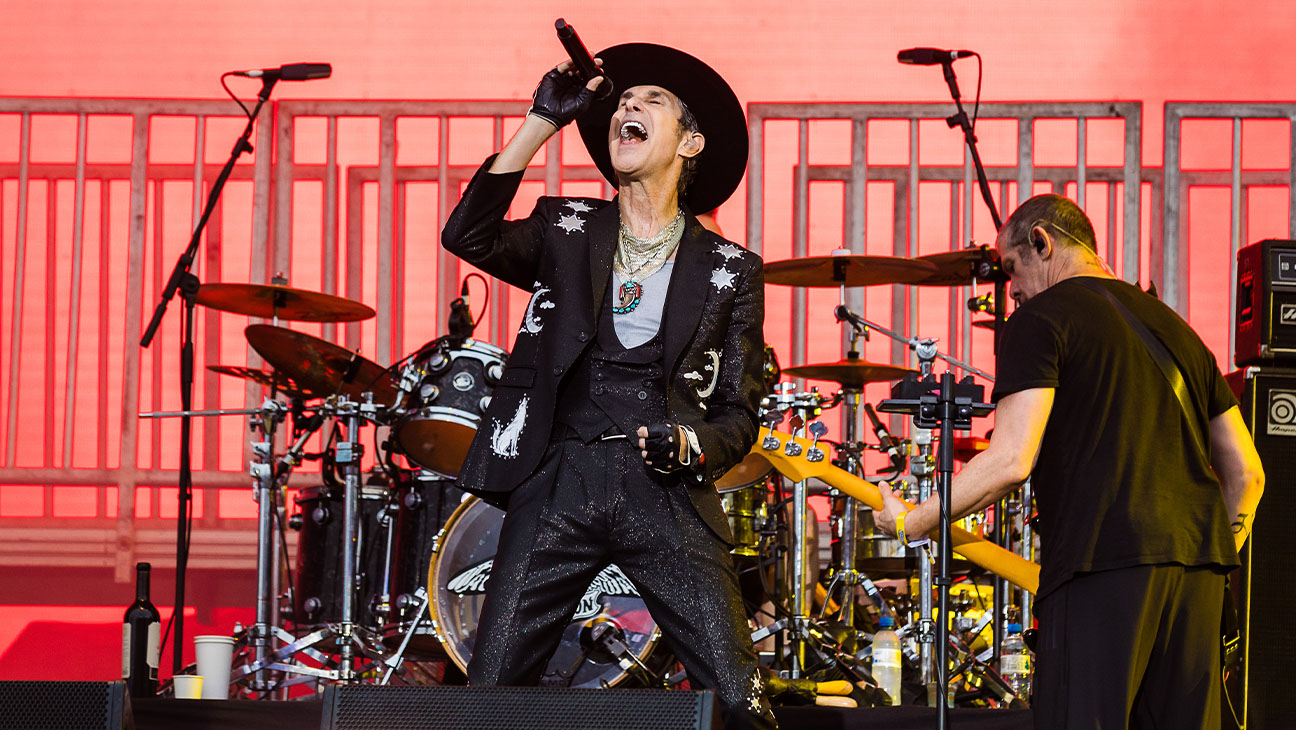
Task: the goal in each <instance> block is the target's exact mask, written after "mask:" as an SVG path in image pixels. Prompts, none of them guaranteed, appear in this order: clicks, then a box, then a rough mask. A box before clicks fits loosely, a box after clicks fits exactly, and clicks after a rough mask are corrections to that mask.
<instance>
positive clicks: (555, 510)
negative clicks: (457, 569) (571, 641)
mask: <svg viewBox="0 0 1296 730" xmlns="http://www.w3.org/2000/svg"><path fill="white" fill-rule="evenodd" d="M686 490H687V488H686V487H685V486H684V485H683V484H682V483H681V482H680V480H679V479H675V478H672V477H669V476H665V475H660V474H657V473H655V472H650V471H649V470H648V469H647V467H645V466H644V463H643V459H642V458H640V456H639V452H638V450H637V449H635V448H633V447H632V446H631V445H630V442H629V441H627V440H626V439H617V440H611V441H596V442H594V443H593V444H588V445H587V444H583V443H581V442H580V441H579V440H576V439H567V440H556V441H554V442H553V443H551V444H550V446H549V449H548V451H547V452H546V454H545V456H544V459H543V460H542V463H541V465H540V468H539V469H538V470H537V471H536V473H535V474H534V475H533V476H532V477H531V478H530V479H528V480H527V481H526V482H524V483H523V484H522V485H521V486H519V487H518V489H517V490H516V491H515V492H514V493H513V495H512V496H511V497H510V500H509V509H508V513H507V515H506V516H505V518H504V525H503V527H502V528H501V534H500V542H499V548H498V550H497V552H496V555H495V562H494V564H493V565H492V567H491V575H490V579H489V581H488V582H487V584H486V599H485V603H484V604H483V606H482V611H481V616H480V618H479V623H478V633H477V643H476V647H475V650H474V653H473V657H472V661H471V662H470V663H469V664H468V682H469V684H471V685H477V686H484V685H534V684H536V683H537V682H538V681H539V679H540V676H541V674H542V673H543V671H544V668H545V665H546V664H547V663H548V661H549V657H550V656H551V655H552V654H553V652H554V650H555V649H556V648H557V646H558V643H559V641H560V640H561V638H562V633H563V628H564V627H565V626H566V625H567V623H568V622H569V621H570V620H571V617H572V614H573V613H574V611H575V610H576V606H577V603H578V602H579V600H580V597H581V596H582V595H583V594H584V592H585V588H586V586H588V585H589V584H590V581H591V580H593V579H594V577H595V576H596V575H597V574H598V573H599V572H600V571H601V570H602V569H603V568H604V567H606V566H607V565H608V564H609V563H616V564H617V565H618V566H620V568H621V570H622V571H624V572H625V574H626V576H627V577H629V578H630V580H631V582H633V583H634V585H635V588H636V589H637V590H638V591H639V594H640V596H641V597H642V598H643V601H644V603H645V604H646V605H647V607H648V611H649V612H650V613H651V614H652V617H653V620H654V621H656V622H657V624H658V625H659V626H660V627H661V629H662V632H663V634H664V635H665V637H666V641H667V644H668V646H669V648H670V650H671V651H672V652H674V655H675V657H676V658H677V659H678V660H679V661H680V663H682V664H683V665H684V668H685V669H686V670H688V675H689V681H690V683H691V684H692V686H693V687H694V688H695V689H710V690H714V691H715V693H716V698H717V699H718V700H719V702H720V705H721V707H722V712H723V715H724V720H725V725H726V727H729V728H748V727H750V728H773V727H774V726H775V723H774V716H773V714H772V713H771V712H770V709H769V703H768V702H767V701H766V700H765V699H764V698H763V697H762V696H761V682H760V677H759V674H758V673H757V662H756V655H755V653H754V652H753V651H752V648H751V641H750V629H749V628H748V625H747V619H746V616H745V615H744V613H743V609H742V601H741V598H740V595H739V590H738V577H737V575H736V573H735V572H734V567H733V561H732V558H731V556H730V555H729V551H728V547H727V546H726V545H725V544H724V542H722V541H721V540H720V539H719V538H718V537H716V535H715V533H714V532H712V531H711V529H710V528H709V527H707V526H706V523H704V522H703V521H702V518H701V517H699V516H698V514H697V510H696V508H694V506H693V504H692V502H691V501H690V500H689V496H688V493H687V491H686Z"/></svg>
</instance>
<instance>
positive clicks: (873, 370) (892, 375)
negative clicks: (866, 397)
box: [783, 357, 918, 388]
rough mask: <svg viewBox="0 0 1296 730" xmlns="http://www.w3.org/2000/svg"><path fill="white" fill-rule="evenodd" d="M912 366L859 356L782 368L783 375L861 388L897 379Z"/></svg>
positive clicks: (912, 371)
mask: <svg viewBox="0 0 1296 730" xmlns="http://www.w3.org/2000/svg"><path fill="white" fill-rule="evenodd" d="M916 372H918V371H917V370H914V369H913V368H905V367H900V366H899V365H881V364H878V363H874V362H869V361H868V360H861V359H860V358H857V357H856V358H849V357H848V358H843V359H841V360H838V361H837V362H826V363H814V364H810V365H798V366H796V367H794V368H784V369H783V374H784V375H791V376H793V377H797V378H810V379H811V380H831V381H833V382H836V383H840V384H841V385H842V387H844V388H862V387H863V386H864V384H865V383H878V382H882V381H885V380H899V379H900V378H903V377H904V376H906V375H908V374H909V373H916Z"/></svg>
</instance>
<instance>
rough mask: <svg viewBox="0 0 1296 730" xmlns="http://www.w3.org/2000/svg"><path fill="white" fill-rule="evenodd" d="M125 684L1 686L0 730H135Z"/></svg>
mask: <svg viewBox="0 0 1296 730" xmlns="http://www.w3.org/2000/svg"><path fill="white" fill-rule="evenodd" d="M134 727H135V721H134V717H133V716H132V714H131V707H130V696H129V695H127V694H126V683H125V682H123V681H120V680H118V681H116V682H0V728H14V730H17V729H18V728H21V729H22V730H91V729H92V728H93V729H95V730H98V728H103V730H134Z"/></svg>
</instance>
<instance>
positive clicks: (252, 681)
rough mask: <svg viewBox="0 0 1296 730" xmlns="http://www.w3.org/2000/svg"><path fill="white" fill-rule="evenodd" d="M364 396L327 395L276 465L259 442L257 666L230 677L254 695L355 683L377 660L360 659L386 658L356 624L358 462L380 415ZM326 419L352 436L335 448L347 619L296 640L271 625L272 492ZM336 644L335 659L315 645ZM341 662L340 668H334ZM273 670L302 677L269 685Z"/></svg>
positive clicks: (255, 468) (240, 669)
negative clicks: (364, 424) (365, 434)
mask: <svg viewBox="0 0 1296 730" xmlns="http://www.w3.org/2000/svg"><path fill="white" fill-rule="evenodd" d="M365 395H366V400H365V401H364V402H362V403H358V402H355V401H351V400H349V399H347V398H346V397H345V396H334V397H331V398H329V399H328V400H327V401H326V402H325V404H324V406H323V407H321V409H320V412H319V413H317V414H316V417H314V418H312V421H311V426H310V428H308V430H307V432H306V433H303V434H302V435H301V437H300V438H299V439H298V440H297V441H296V442H295V443H294V444H293V446H292V447H291V448H290V449H289V450H288V452H287V453H286V454H285V455H284V456H283V457H281V458H280V460H279V462H278V464H272V463H270V452H269V449H270V446H269V443H270V442H269V440H266V441H263V442H261V443H260V444H254V451H255V453H256V455H257V457H258V462H257V463H254V464H253V465H252V474H253V476H254V477H257V481H258V500H259V501H260V504H261V509H260V515H261V517H260V521H259V525H258V527H259V529H258V536H259V540H260V544H259V545H258V566H257V567H258V576H257V588H258V594H259V595H258V597H257V624H256V625H254V626H253V627H252V628H251V630H250V631H249V634H250V636H249V641H250V642H252V644H253V647H254V649H255V652H254V657H253V661H252V662H251V663H250V664H247V665H244V666H242V667H237V668H236V669H235V670H234V671H233V673H232V674H231V680H233V681H237V682H243V681H247V682H248V685H249V688H250V689H253V690H254V691H269V690H273V689H282V688H286V687H289V686H292V685H295V684H301V683H303V682H311V681H318V680H321V679H323V680H333V681H341V682H353V681H355V680H356V679H357V677H358V676H359V675H360V674H361V673H363V672H364V671H367V670H368V669H370V668H372V666H373V663H372V662H370V663H366V664H364V665H363V666H360V667H357V661H358V660H360V659H362V658H363V659H368V660H372V659H375V658H376V657H379V656H380V655H381V654H382V652H381V650H378V649H377V648H375V647H371V645H370V644H371V643H372V642H367V641H366V639H367V638H368V637H367V634H366V635H365V636H362V635H361V634H362V633H364V632H363V629H361V628H360V627H358V626H357V625H356V623H355V586H356V561H357V557H358V556H357V541H358V533H359V507H360V505H359V501H360V489H361V481H360V460H361V457H362V456H363V454H364V447H363V445H362V444H361V443H360V423H361V421H362V420H370V421H372V420H375V419H376V417H377V410H378V406H377V405H376V404H374V403H373V401H372V398H371V397H370V396H369V394H367V393H366V394H365ZM325 415H327V416H328V417H331V418H337V419H341V420H343V422H344V424H345V431H346V436H345V439H346V440H344V441H339V442H338V443H337V445H336V446H335V462H336V463H337V464H338V466H340V467H341V468H342V472H343V477H344V479H343V483H344V498H343V508H342V519H343V542H342V585H343V591H342V601H341V603H342V606H341V611H340V613H341V618H340V621H339V622H338V623H336V624H330V625H328V626H326V627H324V628H321V629H317V630H315V631H313V632H311V633H310V634H307V635H306V636H301V637H297V636H293V635H292V634H290V633H288V632H287V631H285V630H284V629H283V628H281V627H279V626H275V625H272V624H271V623H270V621H269V616H270V600H271V597H270V593H271V590H270V582H269V566H268V565H266V564H265V563H266V562H267V561H266V558H265V557H264V556H263V553H265V552H268V550H267V546H268V544H269V543H268V541H267V538H266V535H268V531H269V523H270V520H271V517H270V515H271V514H272V512H271V508H272V507H273V505H272V497H271V495H270V494H268V493H267V492H271V491H273V490H276V489H277V488H278V484H279V483H280V482H281V480H283V479H285V478H286V477H287V476H288V474H289V472H290V471H291V469H292V467H293V466H295V465H297V464H298V463H300V459H301V457H302V452H303V450H304V448H305V444H306V441H307V440H308V439H309V438H310V436H311V435H312V434H313V432H314V431H315V430H318V429H319V428H320V426H321V425H322V424H323V423H324V416H325ZM272 638H274V639H278V640H279V641H280V642H282V643H283V646H280V647H279V648H278V649H275V650H273V651H271V650H270V646H271V639H272ZM330 639H333V640H335V641H336V646H337V654H338V659H337V660H336V661H334V660H332V659H330V657H329V656H328V654H327V653H325V652H322V651H320V650H318V649H316V648H314V647H316V646H318V645H320V644H322V643H323V642H325V641H327V640H330ZM299 654H301V655H305V656H307V657H309V658H311V659H312V660H314V661H315V662H317V663H318V664H319V665H320V666H319V667H315V666H308V665H306V664H303V663H301V662H300V661H296V660H294V659H293V657H295V656H297V655H299ZM335 663H336V668H332V665H333V664H335ZM267 670H271V671H281V672H286V673H291V674H296V675H301V676H298V677H294V678H292V679H287V680H283V681H278V682H274V683H271V682H269V681H267V679H266V678H265V676H264V673H265V672H266V671H267Z"/></svg>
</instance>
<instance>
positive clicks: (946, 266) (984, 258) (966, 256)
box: [909, 246, 1003, 286]
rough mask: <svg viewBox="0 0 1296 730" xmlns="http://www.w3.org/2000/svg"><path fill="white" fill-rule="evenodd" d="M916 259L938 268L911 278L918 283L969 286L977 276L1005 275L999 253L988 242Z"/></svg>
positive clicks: (985, 279) (986, 279) (991, 278)
mask: <svg viewBox="0 0 1296 730" xmlns="http://www.w3.org/2000/svg"><path fill="white" fill-rule="evenodd" d="M916 260H917V261H922V262H925V263H929V264H931V265H932V266H933V267H935V271H934V272H933V273H932V274H931V275H929V276H927V277H926V278H924V279H922V280H920V281H914V282H909V283H912V284H917V285H918V286H967V285H969V284H971V283H972V282H973V281H974V280H975V281H976V282H977V283H981V282H992V281H994V280H995V279H996V278H998V277H1002V276H1003V271H1002V270H1001V269H1000V268H999V254H998V253H997V252H996V251H995V250H994V249H992V248H990V247H989V246H978V247H977V248H965V249H963V250H962V251H947V252H946V253H937V254H932V255H930V256H919V257H918V258H917V259H916Z"/></svg>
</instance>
